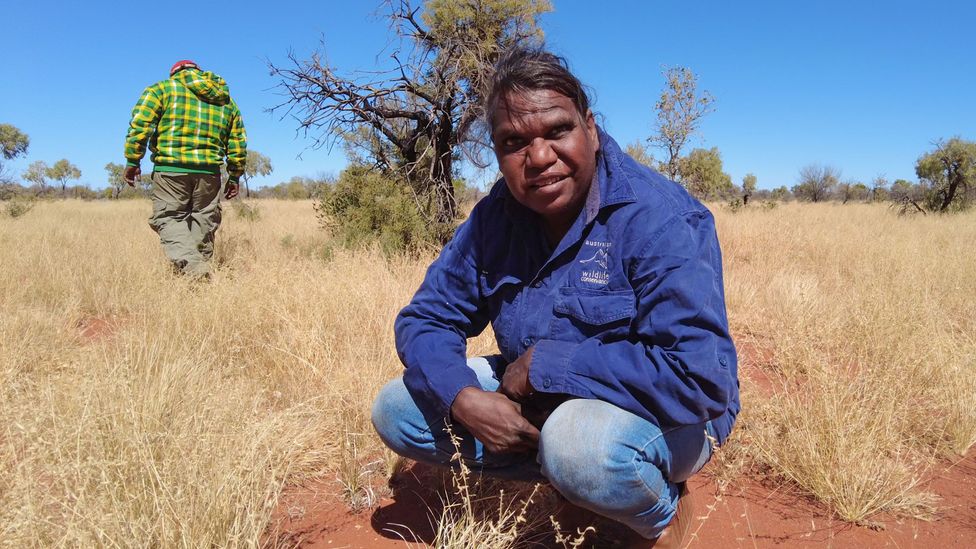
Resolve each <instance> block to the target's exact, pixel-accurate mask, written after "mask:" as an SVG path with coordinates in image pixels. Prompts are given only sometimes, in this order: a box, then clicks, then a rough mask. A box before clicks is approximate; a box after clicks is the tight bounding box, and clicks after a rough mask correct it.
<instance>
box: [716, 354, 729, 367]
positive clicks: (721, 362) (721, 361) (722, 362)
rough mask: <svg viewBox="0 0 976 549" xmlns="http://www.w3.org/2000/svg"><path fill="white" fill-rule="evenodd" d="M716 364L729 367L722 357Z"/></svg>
mask: <svg viewBox="0 0 976 549" xmlns="http://www.w3.org/2000/svg"><path fill="white" fill-rule="evenodd" d="M718 363H719V364H721V365H722V366H728V365H729V361H728V360H725V357H724V356H723V357H722V358H720V359H718Z"/></svg>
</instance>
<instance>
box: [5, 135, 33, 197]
mask: <svg viewBox="0 0 976 549" xmlns="http://www.w3.org/2000/svg"><path fill="white" fill-rule="evenodd" d="M29 146H30V137H28V136H27V134H26V133H24V132H22V131H20V130H19V129H17V127H16V126H12V125H10V124H0V183H6V182H8V181H7V177H6V175H5V170H4V166H3V164H4V162H3V161H4V160H13V159H14V158H17V157H18V156H24V155H26V154H27V148H28V147H29Z"/></svg>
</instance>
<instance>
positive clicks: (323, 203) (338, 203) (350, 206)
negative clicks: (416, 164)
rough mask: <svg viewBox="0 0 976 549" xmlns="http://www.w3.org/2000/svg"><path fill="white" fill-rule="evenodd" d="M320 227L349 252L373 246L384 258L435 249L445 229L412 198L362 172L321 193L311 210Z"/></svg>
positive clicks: (353, 170)
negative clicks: (431, 219) (378, 246)
mask: <svg viewBox="0 0 976 549" xmlns="http://www.w3.org/2000/svg"><path fill="white" fill-rule="evenodd" d="M315 210H316V212H318V218H319V222H320V223H321V225H322V226H323V227H324V228H325V229H327V230H329V231H330V232H331V233H332V234H333V236H334V237H335V238H336V239H337V240H338V241H339V242H340V243H342V244H343V245H345V246H347V247H359V246H364V245H368V244H370V243H373V242H376V243H378V244H379V245H380V247H381V248H382V249H383V251H384V252H385V253H395V252H403V251H415V250H418V249H420V248H423V247H425V246H427V245H431V244H435V243H436V242H437V241H438V236H439V235H440V231H441V230H443V228H441V227H438V226H436V224H433V223H429V222H428V221H427V220H426V219H425V218H424V216H422V215H421V213H420V203H419V201H418V200H417V199H416V198H415V196H414V195H413V192H412V191H411V190H410V189H409V188H408V187H407V186H406V185H403V184H401V183H400V182H398V181H396V180H394V179H391V178H388V177H386V176H384V175H383V174H382V173H380V172H378V171H375V170H370V169H369V168H366V167H363V166H351V167H349V168H347V169H346V170H344V171H343V172H342V174H340V175H339V180H338V181H336V183H335V185H333V186H332V187H331V188H327V189H325V190H324V191H323V193H322V196H321V198H320V199H319V201H318V203H317V204H316V206H315Z"/></svg>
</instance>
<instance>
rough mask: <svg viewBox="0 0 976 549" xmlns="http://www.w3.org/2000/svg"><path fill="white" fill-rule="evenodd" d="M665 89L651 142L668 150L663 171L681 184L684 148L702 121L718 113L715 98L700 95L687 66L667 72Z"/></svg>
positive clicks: (694, 77) (649, 140)
mask: <svg viewBox="0 0 976 549" xmlns="http://www.w3.org/2000/svg"><path fill="white" fill-rule="evenodd" d="M663 74H664V79H665V89H664V91H663V92H661V97H660V99H658V101H657V103H656V104H655V107H654V108H655V109H656V110H657V122H656V124H655V126H654V132H655V133H654V135H652V136H651V137H649V138H647V141H648V142H649V143H650V144H651V145H654V146H656V147H659V148H661V149H664V151H665V153H666V154H667V158H666V161H664V162H661V165H660V170H661V171H662V172H664V173H665V174H666V175H667V176H668V177H669V178H671V179H673V180H675V181H677V179H678V177H679V175H680V173H681V172H680V169H679V158H680V155H681V149H682V148H684V146H685V144H686V143H687V142H688V139H689V138H690V137H691V136H692V135H694V133H695V132H696V131H698V125H699V124H700V122H701V119H702V118H703V117H704V116H705V115H706V114H708V113H710V112H712V111H713V110H714V108H713V106H712V105H713V104H714V103H715V99H714V98H713V97H712V95H711V94H710V93H708V92H707V91H703V92H701V94H699V93H698V78H697V77H696V76H695V73H693V72H691V70H690V69H687V68H685V67H671V68H669V69H665V71H664V73H663Z"/></svg>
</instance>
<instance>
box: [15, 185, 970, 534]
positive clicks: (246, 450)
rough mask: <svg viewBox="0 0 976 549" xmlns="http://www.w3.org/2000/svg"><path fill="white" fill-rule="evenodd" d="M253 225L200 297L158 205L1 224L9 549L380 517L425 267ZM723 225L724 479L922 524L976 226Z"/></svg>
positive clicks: (954, 422)
mask: <svg viewBox="0 0 976 549" xmlns="http://www.w3.org/2000/svg"><path fill="white" fill-rule="evenodd" d="M249 204H250V208H251V209H252V210H254V211H252V212H246V211H245V210H243V209H241V208H228V209H227V211H226V214H225V225H224V227H223V228H222V229H221V231H220V235H219V238H218V251H217V258H218V269H217V272H216V274H215V277H214V279H213V281H212V282H211V283H209V284H206V285H201V284H197V283H193V282H190V281H188V280H186V279H183V278H179V277H175V276H173V275H172V274H171V273H170V272H169V270H168V267H167V265H166V262H165V260H164V259H163V257H162V254H161V253H160V251H159V249H158V242H157V241H156V236H155V234H153V233H152V231H151V230H149V229H148V227H147V226H146V218H147V217H148V215H149V203H148V202H147V201H144V200H123V201H97V202H84V201H79V200H62V201H39V202H36V203H33V208H32V209H30V210H29V211H27V212H26V213H24V214H23V215H19V216H17V217H13V216H8V215H0V243H2V245H0V266H2V267H0V270H2V276H0V425H2V427H0V470H3V471H4V474H3V475H2V476H0V525H2V526H0V543H3V544H9V545H13V546H78V545H83V546H91V545H103V546H132V545H155V546H176V545H182V546H254V545H258V544H261V543H268V542H269V541H268V540H274V539H275V538H274V536H273V534H272V533H269V529H270V528H271V526H270V525H271V522H270V517H271V513H272V510H273V509H274V507H275V506H276V502H277V500H278V497H279V496H280V494H281V493H282V489H283V487H285V486H286V485H289V484H300V483H303V482H306V481H309V480H311V479H319V480H324V481H326V482H327V483H330V485H332V486H334V487H335V492H336V493H337V494H343V495H344V497H345V498H346V501H347V502H349V504H350V505H354V506H357V507H359V508H369V507H370V506H373V505H375V504H376V501H377V495H378V493H379V492H381V491H382V490H383V487H384V485H385V483H386V481H387V479H388V478H389V476H390V475H391V474H392V472H393V471H395V470H397V469H398V468H399V467H400V466H401V464H400V463H399V462H398V460H397V459H396V458H395V457H394V456H392V455H391V454H390V453H389V452H387V451H386V450H384V449H383V447H382V444H381V443H380V441H379V440H378V439H377V437H376V436H375V435H374V434H373V432H372V429H371V427H370V425H369V419H368V417H369V407H370V403H371V400H372V398H373V396H374V394H375V393H376V391H378V390H379V388H380V387H381V386H382V384H383V383H384V382H385V381H386V380H388V379H390V378H392V377H393V376H396V375H398V373H399V372H400V369H401V366H400V364H399V362H398V360H397V357H396V353H395V350H394V347H393V341H392V329H391V326H392V319H393V317H394V315H395V314H396V312H397V311H398V310H399V308H400V307H401V306H403V305H404V304H405V303H406V302H407V300H408V299H409V298H410V296H411V295H412V292H413V291H414V289H415V288H416V286H417V284H418V283H419V281H420V279H421V277H422V276H423V272H424V269H425V268H426V265H427V263H428V262H429V261H430V259H431V256H430V254H428V255H426V256H421V257H415V256H404V255H400V254H391V253H383V252H382V251H381V250H379V249H378V248H369V247H362V248H359V249H353V250H350V249H347V248H345V247H342V246H337V245H335V243H334V242H333V239H332V237H330V236H329V235H328V234H327V233H326V232H324V231H321V230H319V228H318V226H319V220H318V219H317V217H316V211H315V209H314V208H313V202H312V201H309V200H305V201H284V200H280V201H279V200H264V201H259V202H252V203H249ZM713 210H714V211H715V212H716V216H717V218H718V222H719V236H720V239H721V241H722V245H723V249H724V254H725V257H724V260H725V266H726V267H725V268H726V284H727V296H728V306H729V312H730V319H731V323H732V328H733V332H734V335H735V337H736V341H737V344H738V345H739V348H740V360H741V376H740V377H741V383H742V388H743V395H744V396H743V406H744V410H743V412H742V416H741V418H740V422H739V424H738V426H737V430H736V432H735V435H734V437H733V439H732V440H731V441H730V443H729V444H727V445H726V446H725V447H724V448H723V449H722V450H721V451H720V452H719V454H718V457H717V458H716V460H715V461H716V463H715V464H713V468H712V470H713V472H714V474H716V475H719V476H722V478H724V479H728V480H730V482H729V485H732V486H734V482H735V479H736V478H741V476H742V475H754V476H759V477H763V478H768V479H773V480H774V481H776V482H781V483H783V485H784V486H785V487H787V488H788V489H792V490H796V491H798V492H801V493H804V494H807V495H809V497H811V498H815V499H816V500H818V501H819V502H821V503H822V505H823V506H824V507H825V508H826V509H829V510H831V511H832V512H834V513H836V515H837V516H839V517H842V518H843V519H845V520H849V521H854V522H870V520H871V518H872V517H873V516H875V515H876V514H877V513H878V512H881V511H888V512H894V513H900V514H907V515H909V516H917V517H926V516H929V515H931V513H932V512H933V510H935V509H937V507H938V502H937V500H936V499H935V498H934V497H933V494H929V493H926V492H925V491H924V490H922V489H921V488H920V487H919V486H918V483H919V481H920V480H921V479H923V478H924V477H925V475H926V472H927V471H928V470H929V468H930V467H931V466H932V465H933V464H934V463H936V461H937V460H939V459H940V458H942V457H945V456H949V455H952V454H958V453H962V452H965V451H966V450H967V449H968V448H970V447H971V446H972V445H973V443H974V442H976V412H974V410H976V396H974V395H976V338H974V336H973V334H976V264H974V262H973V261H972V251H971V243H972V242H973V241H974V239H976V216H974V214H973V213H971V212H970V213H960V214H954V215H951V216H901V215H898V214H897V212H896V211H895V210H894V209H892V208H890V207H887V206H885V205H880V204H849V205H846V206H843V205H841V204H838V203H836V202H832V203H821V204H798V203H790V204H784V205H781V206H779V207H777V208H772V209H770V208H744V209H740V210H739V211H737V212H735V213H732V212H731V211H730V210H729V209H728V208H727V207H725V206H723V205H718V204H716V205H714V207H713ZM255 212H256V213H255ZM493 345H494V343H493V340H492V337H491V334H490V333H486V334H483V335H482V336H480V337H479V338H477V339H476V340H473V341H472V342H471V345H470V352H471V354H484V353H490V352H491V351H492V349H493ZM489 492H490V490H489ZM479 494H480V495H479V496H478V497H479V498H481V499H483V498H484V497H487V495H486V493H485V490H482V491H481V492H480V493H479ZM488 495H490V494H488ZM529 495H530V494H525V496H526V497H528V496H529ZM458 497H459V496H458V493H457V492H456V490H455V489H454V488H451V487H450V486H449V485H447V488H445V498H447V502H448V508H449V509H451V510H452V512H456V513H457V514H456V515H454V516H455V517H456V518H455V519H452V520H447V521H446V522H445V521H443V520H442V524H441V526H440V529H441V530H442V531H441V532H440V534H441V535H442V536H455V537H458V539H463V538H464V536H463V532H460V531H459V530H458V524H461V521H463V520H468V521H470V513H468V514H467V515H466V514H465V509H467V508H466V507H465V506H464V503H463V502H461V503H459V504H456V505H453V506H452V505H451V503H452V502H454V503H457V502H458V500H457V498H458ZM504 497H505V498H511V497H512V495H511V493H509V494H508V495H506V496H504ZM534 497H535V501H536V503H534V504H533V505H544V504H545V503H544V501H543V500H544V499H545V498H544V497H542V496H539V495H536V496H534ZM506 501H507V502H508V504H509V506H508V507H506V508H505V509H506V512H509V513H512V514H511V515H510V516H509V517H508V518H507V519H505V520H504V521H500V520H499V517H497V516H495V517H493V518H491V519H490V520H495V521H496V522H494V523H492V524H493V525H494V526H492V524H489V525H488V526H485V523H484V522H483V521H482V522H479V523H478V524H476V525H475V526H471V527H482V528H489V529H491V528H495V529H496V530H499V528H501V530H504V532H503V533H504V534H505V535H504V536H502V538H503V539H505V540H509V541H506V542H505V543H509V542H511V543H514V544H517V542H518V539H521V538H519V537H518V536H515V537H512V536H511V535H510V534H511V532H510V530H511V528H512V527H516V528H517V527H518V525H520V524H522V523H514V522H511V521H512V520H515V519H517V517H518V516H519V515H520V514H522V515H523V516H524V515H525V514H526V513H528V511H524V510H523V508H522V507H521V505H522V504H521V503H518V502H517V501H516V500H512V499H505V500H504V501H503V502H506ZM518 501H521V500H518ZM486 505H487V506H488V507H489V508H499V503H498V502H495V503H488V504H486ZM532 512H533V513H535V514H533V515H532V516H538V512H536V511H532ZM544 514H545V513H543V515H544ZM489 515H490V513H489ZM464 517H467V518H464ZM484 520H489V519H484ZM506 521H508V522H506ZM476 522H477V521H476ZM503 523H504V524H503ZM465 524H468V526H470V524H471V523H470V522H469V523H465ZM479 524H480V526H479ZM513 525H514V526H513ZM468 526H464V527H463V528H461V530H463V529H464V528H467V527H468ZM502 526H504V528H502ZM452 529H453V530H452ZM501 530H499V531H501ZM550 532H551V527H550ZM443 539H447V538H443ZM512 539H515V540H516V541H514V542H512V541H511V540H512Z"/></svg>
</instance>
